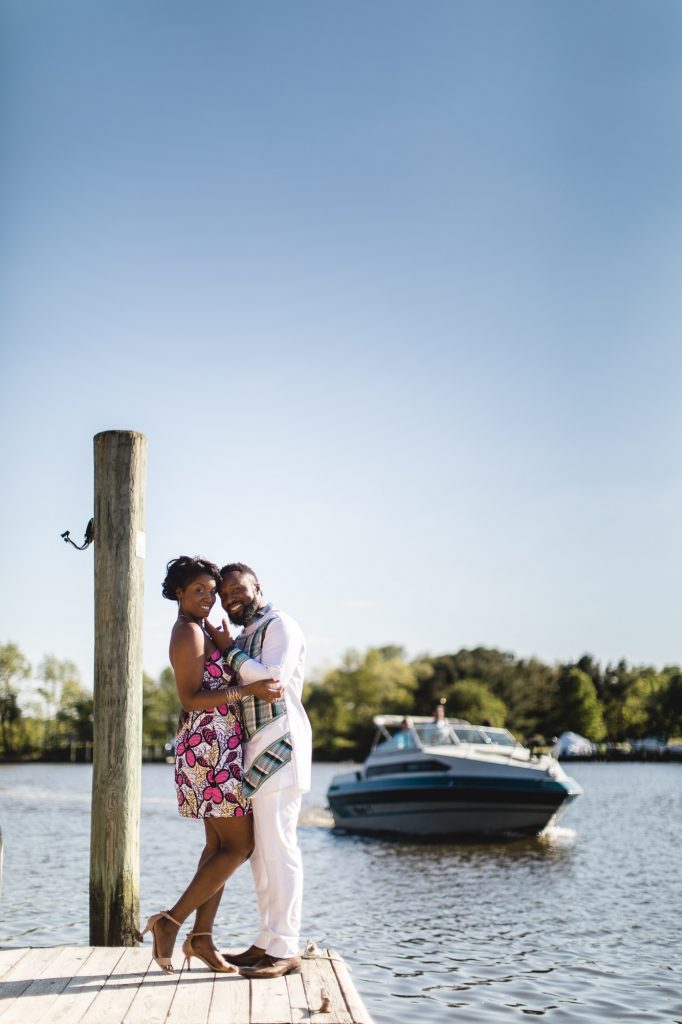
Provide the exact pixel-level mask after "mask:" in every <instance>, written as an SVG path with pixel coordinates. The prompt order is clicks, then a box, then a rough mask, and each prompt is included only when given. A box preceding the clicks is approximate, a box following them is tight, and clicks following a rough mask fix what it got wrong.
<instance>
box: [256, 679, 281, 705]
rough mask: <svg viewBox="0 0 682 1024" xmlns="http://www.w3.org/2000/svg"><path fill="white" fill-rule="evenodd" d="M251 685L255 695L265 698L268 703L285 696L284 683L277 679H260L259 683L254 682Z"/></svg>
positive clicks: (261, 698)
mask: <svg viewBox="0 0 682 1024" xmlns="http://www.w3.org/2000/svg"><path fill="white" fill-rule="evenodd" d="M251 686H252V687H253V690H252V692H253V695H254V697H258V698H259V699H260V700H265V701H267V702H268V704H272V702H273V700H278V699H279V698H280V697H282V696H284V684H283V683H280V682H279V681H278V680H277V679H260V680H259V681H258V682H257V683H252V684H251Z"/></svg>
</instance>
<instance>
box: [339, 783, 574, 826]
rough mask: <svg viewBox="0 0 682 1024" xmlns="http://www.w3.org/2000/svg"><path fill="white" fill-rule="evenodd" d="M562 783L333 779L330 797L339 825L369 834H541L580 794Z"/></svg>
mask: <svg viewBox="0 0 682 1024" xmlns="http://www.w3.org/2000/svg"><path fill="white" fill-rule="evenodd" d="M579 792H580V789H579V788H578V787H577V786H575V787H572V786H570V785H566V784H565V783H564V782H562V781H555V780H553V779H542V780H537V781H534V782H533V784H531V785H528V784H526V785H519V784H518V783H517V782H514V781H512V782H511V783H510V782H509V781H508V780H500V779H498V780H494V781H493V780H491V781H490V782H489V783H488V784H482V782H481V780H480V779H466V780H462V779H460V780H456V779H453V778H442V777H440V778H433V779H419V780H413V779H402V780H395V781H394V780H381V783H377V782H373V781H363V780H362V779H357V778H356V780H355V781H351V780H349V781H345V782H344V781H343V779H341V780H340V781H338V782H337V781H336V780H333V781H332V784H331V786H330V788H329V792H328V793H327V799H328V801H329V806H330V808H331V811H332V814H333V816H334V824H335V827H336V828H337V829H343V830H344V831H347V832H355V833H362V834H368V835H399V836H412V837H415V838H434V839H435V838H458V839H459V838H468V837H472V838H473V837H484V838H486V837H495V836H504V835H517V836H519V835H536V834H537V833H538V832H541V831H542V830H543V829H544V828H546V827H547V825H549V824H550V822H553V821H556V820H557V818H558V817H559V815H560V813H562V812H563V810H564V809H565V808H566V806H567V805H568V804H569V803H570V802H571V801H572V800H573V799H574V798H575V797H576V796H577V795H578V793H579Z"/></svg>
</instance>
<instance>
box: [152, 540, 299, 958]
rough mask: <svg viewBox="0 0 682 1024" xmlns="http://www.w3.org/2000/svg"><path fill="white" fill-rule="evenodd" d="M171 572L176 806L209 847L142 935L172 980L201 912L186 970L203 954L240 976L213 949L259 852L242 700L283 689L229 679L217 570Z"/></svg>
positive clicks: (188, 565)
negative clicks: (177, 956)
mask: <svg viewBox="0 0 682 1024" xmlns="http://www.w3.org/2000/svg"><path fill="white" fill-rule="evenodd" d="M166 570H167V571H166V578H165V580H164V581H163V590H162V593H163V596H164V597H166V598H168V600H169V601H177V602H178V618H177V621H176V623H175V625H174V626H173V631H172V633H171V640H170V652H169V653H170V662H171V665H172V666H173V670H174V672H175V682H176V685H177V689H178V696H179V698H180V703H181V704H182V709H183V710H182V713H181V715H180V724H179V728H178V736H177V742H176V752H175V784H176V789H177V795H178V808H179V811H180V814H181V815H183V816H184V817H189V818H202V819H203V822H204V831H205V840H206V845H205V846H204V850H203V852H202V854H201V857H200V858H199V866H198V868H197V871H196V874H195V875H194V878H193V879H192V881H191V882H190V884H189V886H188V887H187V889H186V890H185V891H184V893H183V894H182V896H180V898H179V900H178V901H177V903H176V904H175V905H174V906H172V907H171V908H170V910H164V911H161V912H160V913H158V914H153V915H152V916H151V917H150V918H149V920H148V921H147V924H146V926H145V928H144V931H143V932H142V935H144V934H145V932H148V931H150V932H151V933H152V939H153V945H154V948H153V954H152V955H153V957H154V960H155V961H156V963H157V964H158V965H159V967H161V969H162V970H164V971H166V973H168V974H172V973H173V965H172V962H171V955H172V952H173V947H174V945H175V939H176V936H177V933H178V929H179V928H180V926H181V924H182V923H183V921H184V920H185V919H186V918H187V917H189V915H190V914H191V913H192V911H194V910H196V918H195V921H194V928H193V929H192V931H190V932H189V933H188V935H187V938H186V939H185V942H184V943H183V946H182V951H183V953H184V954H185V958H186V960H187V966H188V968H189V967H190V965H191V960H192V957H193V956H197V957H199V959H200V960H203V962H204V963H205V964H206V965H207V966H208V967H211V968H212V969H213V970H214V971H220V972H222V973H225V974H227V973H236V972H237V968H235V967H233V966H232V965H231V964H228V963H227V962H226V961H225V960H223V958H222V957H221V955H220V953H219V952H218V951H217V949H216V948H215V946H214V945H213V940H212V938H211V933H212V931H213V920H214V918H215V915H216V911H217V909H218V906H219V904H220V899H221V896H222V892H223V885H224V884H225V882H226V880H227V879H228V878H229V876H230V875H231V874H232V872H233V871H234V870H235V869H236V868H237V867H239V865H240V864H241V863H243V861H245V860H246V859H247V858H248V857H249V856H250V855H251V853H252V851H253V816H252V813H251V806H250V803H249V800H248V798H246V797H244V796H243V795H242V784H241V778H242V747H241V738H242V722H241V709H240V705H239V699H240V697H241V696H246V695H248V694H255V695H256V696H257V697H260V698H261V699H262V700H267V701H272V700H275V699H276V698H277V697H279V696H281V693H282V689H283V688H282V687H281V686H280V684H279V683H275V682H274V681H273V680H271V679H266V680H261V681H260V682H257V683H246V684H242V685H236V684H235V683H232V682H231V681H230V678H229V675H228V670H227V669H224V667H223V663H222V661H221V658H220V652H219V651H218V650H217V648H216V647H215V645H214V644H213V642H212V640H211V639H210V637H209V635H208V633H207V632H206V629H205V627H204V619H205V618H207V616H208V614H209V612H210V611H211V608H212V607H213V605H214V603H215V599H216V590H217V588H218V586H219V585H220V573H219V571H218V567H217V566H215V565H214V564H213V563H212V562H207V561H205V560H204V559H202V558H190V557H188V556H187V555H182V556H181V557H180V558H175V559H173V560H172V561H170V562H169V563H168V565H167V566H166ZM142 935H141V936H140V938H142Z"/></svg>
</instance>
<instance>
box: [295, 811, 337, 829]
mask: <svg viewBox="0 0 682 1024" xmlns="http://www.w3.org/2000/svg"><path fill="white" fill-rule="evenodd" d="M298 823H299V825H303V826H305V827H306V828H326V829H331V828H334V819H333V817H332V814H331V811H329V810H327V808H326V807H304V808H302V810H301V813H300V815H299V818H298Z"/></svg>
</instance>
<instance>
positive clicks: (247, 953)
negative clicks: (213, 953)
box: [220, 946, 265, 967]
mask: <svg viewBox="0 0 682 1024" xmlns="http://www.w3.org/2000/svg"><path fill="white" fill-rule="evenodd" d="M220 955H221V956H222V958H223V960H227V962H228V964H234V965H235V967H255V965H256V964H259V963H260V962H261V960H262V959H263V957H264V956H265V950H264V949H261V947H260V946H249V948H248V949H245V950H244V951H243V952H242V953H221V954H220Z"/></svg>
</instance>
